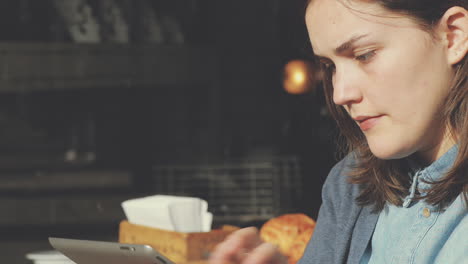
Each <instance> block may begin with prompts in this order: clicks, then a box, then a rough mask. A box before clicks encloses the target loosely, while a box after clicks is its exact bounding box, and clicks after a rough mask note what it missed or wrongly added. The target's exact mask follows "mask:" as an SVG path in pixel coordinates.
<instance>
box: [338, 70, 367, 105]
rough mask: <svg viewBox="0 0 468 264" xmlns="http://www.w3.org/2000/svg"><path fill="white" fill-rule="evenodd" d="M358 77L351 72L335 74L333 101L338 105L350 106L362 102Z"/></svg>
mask: <svg viewBox="0 0 468 264" xmlns="http://www.w3.org/2000/svg"><path fill="white" fill-rule="evenodd" d="M357 79H358V78H357V76H355V75H353V73H351V72H346V71H341V72H338V71H336V72H335V75H334V77H333V101H334V102H335V104H337V105H350V104H353V103H359V102H360V101H361V100H362V93H361V89H360V87H359V82H358V81H357Z"/></svg>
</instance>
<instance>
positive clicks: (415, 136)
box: [306, 0, 453, 161]
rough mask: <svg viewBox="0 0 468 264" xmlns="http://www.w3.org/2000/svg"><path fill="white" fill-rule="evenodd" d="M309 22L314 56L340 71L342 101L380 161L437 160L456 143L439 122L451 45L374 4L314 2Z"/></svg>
mask: <svg viewBox="0 0 468 264" xmlns="http://www.w3.org/2000/svg"><path fill="white" fill-rule="evenodd" d="M366 2H367V3H366ZM346 3H348V2H346ZM306 24H307V28H308V32H309V37H310V40H311V43H312V46H313V49H314V53H315V54H316V55H318V56H320V57H321V61H322V62H323V63H325V64H326V65H327V66H328V67H330V68H331V70H332V71H333V72H334V73H333V77H332V82H333V100H334V102H335V104H338V105H341V106H343V107H344V108H345V109H346V111H347V112H348V114H349V115H350V116H351V118H353V119H354V120H355V122H356V123H357V125H358V126H359V127H360V128H361V130H362V132H363V133H364V135H365V136H366V139H367V141H368V144H369V147H370V149H371V151H372V153H373V154H374V155H375V156H377V157H379V158H382V159H396V158H402V157H406V156H409V155H411V154H413V153H417V154H419V155H421V156H422V157H423V158H424V159H425V160H427V161H432V160H435V159H436V158H438V157H439V156H441V155H442V154H443V153H445V151H446V150H447V149H448V148H449V147H450V146H451V145H453V141H452V140H451V139H449V137H448V136H447V134H448V133H447V131H446V129H445V126H444V122H443V121H444V120H441V118H440V117H439V114H440V110H441V106H442V104H443V103H444V100H445V98H446V96H447V93H448V91H449V89H450V88H449V87H450V80H451V78H452V77H453V70H452V65H450V63H449V62H448V60H447V51H446V48H445V46H444V41H439V40H436V39H433V38H432V37H431V35H430V34H429V33H428V32H426V31H424V30H422V29H421V28H420V27H418V25H417V24H416V23H415V22H414V21H412V20H411V19H410V18H407V17H403V16H402V15H399V14H396V13H392V12H390V11H387V10H385V9H384V8H382V7H381V6H380V5H379V4H377V3H372V1H351V3H350V5H349V6H348V7H346V6H345V5H343V3H341V2H340V1H337V0H314V1H312V3H311V4H310V5H309V7H308V9H307V12H306Z"/></svg>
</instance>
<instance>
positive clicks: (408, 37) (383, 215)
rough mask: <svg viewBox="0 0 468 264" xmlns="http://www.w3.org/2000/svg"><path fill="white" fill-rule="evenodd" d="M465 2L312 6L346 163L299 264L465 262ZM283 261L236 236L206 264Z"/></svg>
mask: <svg viewBox="0 0 468 264" xmlns="http://www.w3.org/2000/svg"><path fill="white" fill-rule="evenodd" d="M466 9H468V1H467V0H311V1H309V3H308V5H307V9H306V15H305V21H306V25H307V29H308V32H309V37H310V41H311V43H312V47H313V51H314V54H315V55H316V56H317V58H319V60H320V62H321V63H322V65H323V67H324V70H325V72H326V76H327V77H326V80H325V89H326V94H327V102H328V105H329V108H330V109H331V112H332V114H333V116H334V118H335V119H336V120H337V122H338V126H339V127H340V130H341V132H342V134H343V135H344V136H345V138H346V139H347V142H348V152H349V154H348V155H347V156H346V157H345V159H343V160H342V161H341V162H339V163H338V164H337V165H336V166H335V167H334V168H333V169H332V171H331V172H330V175H329V176H328V178H327V180H326V182H325V185H324V187H323V193H322V198H323V204H322V206H321V208H320V212H319V216H318V220H317V225H316V227H315V231H314V235H313V237H312V239H311V241H310V242H309V245H308V247H307V249H306V251H305V253H304V256H303V258H302V259H301V261H300V263H304V264H305V263H325V264H328V263H444V264H448V263H468V253H467V252H468V250H467V249H468V239H467V234H468V217H467V212H468V210H467V208H468V205H467V204H468V203H467V201H468V158H467V157H468V83H467V80H466V79H467V72H468V68H467V67H468V66H467V56H466V54H467V51H468V11H467V10H466ZM226 262H233V263H257V264H259V263H287V262H286V260H285V258H284V257H282V256H281V255H280V253H279V252H278V250H277V249H276V248H275V247H274V246H272V245H269V244H267V243H262V241H261V240H260V239H259V238H258V235H257V230H256V229H255V228H245V229H241V230H240V231H238V232H237V233H234V234H233V235H231V236H230V237H229V238H228V239H226V241H224V242H223V243H221V244H220V245H219V246H218V247H217V248H216V250H215V252H214V253H213V255H212V257H211V259H210V263H212V264H216V263H226Z"/></svg>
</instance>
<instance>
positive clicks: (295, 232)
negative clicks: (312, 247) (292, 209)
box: [260, 214, 315, 264]
mask: <svg viewBox="0 0 468 264" xmlns="http://www.w3.org/2000/svg"><path fill="white" fill-rule="evenodd" d="M314 227H315V221H314V220H313V219H312V218H310V217H308V216H307V215H305V214H285V215H281V216H278V217H275V218H272V219H270V220H268V221H267V222H266V223H265V224H264V225H263V226H262V227H261V229H260V237H261V238H262V239H263V240H264V241H265V242H268V243H272V244H275V245H277V246H278V247H279V250H280V252H281V253H282V254H284V255H285V256H287V257H288V259H289V260H290V262H289V263H290V264H292V263H296V262H297V260H299V258H300V257H301V256H302V253H303V252H304V249H305V246H306V245H307V243H308V241H309V239H310V237H311V236H312V233H313V230H314Z"/></svg>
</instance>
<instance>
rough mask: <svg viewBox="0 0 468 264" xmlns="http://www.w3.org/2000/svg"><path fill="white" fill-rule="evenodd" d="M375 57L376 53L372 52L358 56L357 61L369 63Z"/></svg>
mask: <svg viewBox="0 0 468 264" xmlns="http://www.w3.org/2000/svg"><path fill="white" fill-rule="evenodd" d="M374 55H375V51H374V50H372V51H369V52H366V53H364V54H362V55H358V56H356V57H355V59H356V60H357V61H360V62H368V61H369V60H370V59H372V57H374Z"/></svg>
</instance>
